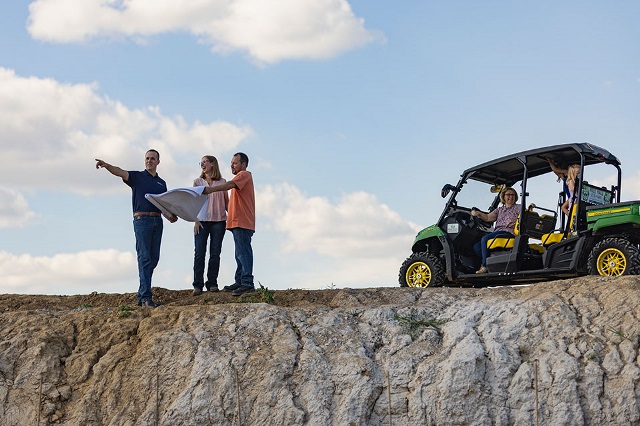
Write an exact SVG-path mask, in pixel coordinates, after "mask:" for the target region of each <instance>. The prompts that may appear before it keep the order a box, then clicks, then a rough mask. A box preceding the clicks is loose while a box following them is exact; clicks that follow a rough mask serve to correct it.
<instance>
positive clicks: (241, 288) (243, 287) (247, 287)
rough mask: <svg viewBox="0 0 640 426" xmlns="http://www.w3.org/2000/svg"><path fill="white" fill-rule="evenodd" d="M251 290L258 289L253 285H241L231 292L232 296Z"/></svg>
mask: <svg viewBox="0 0 640 426" xmlns="http://www.w3.org/2000/svg"><path fill="white" fill-rule="evenodd" d="M251 291H256V288H255V287H254V286H252V285H241V286H239V287H238V288H237V289H235V290H233V291H232V292H231V295H232V296H240V295H241V294H244V293H249V292H251Z"/></svg>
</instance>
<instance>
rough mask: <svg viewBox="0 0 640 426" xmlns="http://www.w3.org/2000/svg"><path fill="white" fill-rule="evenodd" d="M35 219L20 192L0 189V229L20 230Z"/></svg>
mask: <svg viewBox="0 0 640 426" xmlns="http://www.w3.org/2000/svg"><path fill="white" fill-rule="evenodd" d="M35 217H36V214H35V213H34V212H33V211H32V210H31V209H30V208H29V204H28V203H27V200H26V199H25V198H24V196H23V195H22V194H21V193H20V192H18V191H16V190H15V189H11V188H1V187H0V228H21V227H23V226H24V225H26V224H27V223H28V222H29V221H31V220H33V219H34V218H35Z"/></svg>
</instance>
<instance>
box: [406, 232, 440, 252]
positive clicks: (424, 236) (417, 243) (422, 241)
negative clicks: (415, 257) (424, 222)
mask: <svg viewBox="0 0 640 426" xmlns="http://www.w3.org/2000/svg"><path fill="white" fill-rule="evenodd" d="M442 236H444V232H442V229H440V228H439V227H438V225H431V226H429V227H427V228H424V229H423V230H422V231H420V232H418V235H416V238H415V239H414V240H413V246H412V247H413V251H414V252H415V251H423V250H416V249H417V248H418V247H423V246H426V245H427V244H426V241H427V240H430V239H432V238H439V237H442Z"/></svg>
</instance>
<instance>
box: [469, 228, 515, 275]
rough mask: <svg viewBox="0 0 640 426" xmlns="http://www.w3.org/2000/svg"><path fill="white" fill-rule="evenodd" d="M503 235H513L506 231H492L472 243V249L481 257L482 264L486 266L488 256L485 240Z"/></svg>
mask: <svg viewBox="0 0 640 426" xmlns="http://www.w3.org/2000/svg"><path fill="white" fill-rule="evenodd" d="M499 235H503V236H505V237H513V234H511V233H510V232H507V231H493V232H491V233H489V234H487V235H485V236H484V237H482V239H481V240H480V241H478V242H477V243H475V244H474V245H473V251H475V252H476V254H477V255H478V256H480V257H481V258H482V266H484V267H486V266H487V257H489V249H488V248H487V241H489V240H492V239H494V238H495V237H497V236H499Z"/></svg>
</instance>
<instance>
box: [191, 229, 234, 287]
mask: <svg viewBox="0 0 640 426" xmlns="http://www.w3.org/2000/svg"><path fill="white" fill-rule="evenodd" d="M200 223H201V224H202V228H200V232H198V233H197V234H196V235H194V236H193V241H194V245H195V253H194V256H193V286H194V287H196V288H200V289H201V288H203V287H204V259H205V257H206V254H207V239H209V263H208V264H207V290H208V289H210V288H211V287H217V286H218V272H219V271H220V252H221V251H222V240H223V238H224V231H225V227H226V224H227V222H226V221H224V220H223V221H221V222H200Z"/></svg>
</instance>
